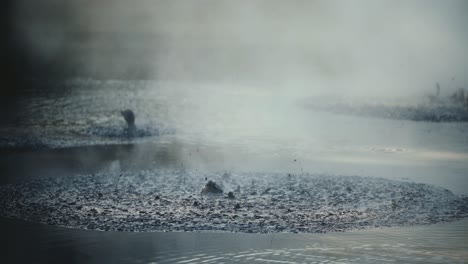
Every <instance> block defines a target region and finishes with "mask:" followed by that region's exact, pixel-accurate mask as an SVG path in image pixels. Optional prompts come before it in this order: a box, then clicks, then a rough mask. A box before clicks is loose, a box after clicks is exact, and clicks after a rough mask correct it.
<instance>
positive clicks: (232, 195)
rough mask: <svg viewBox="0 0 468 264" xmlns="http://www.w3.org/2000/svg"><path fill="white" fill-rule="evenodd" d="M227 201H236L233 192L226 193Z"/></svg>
mask: <svg viewBox="0 0 468 264" xmlns="http://www.w3.org/2000/svg"><path fill="white" fill-rule="evenodd" d="M228 199H236V197H235V196H234V193H233V192H229V193H228Z"/></svg>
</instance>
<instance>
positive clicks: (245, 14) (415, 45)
mask: <svg viewBox="0 0 468 264" xmlns="http://www.w3.org/2000/svg"><path fill="white" fill-rule="evenodd" d="M62 2H63V1H53V0H48V1H35V2H34V3H32V2H31V1H24V0H23V1H17V5H16V12H17V16H16V17H17V21H16V25H17V29H18V35H19V36H20V38H21V39H22V40H23V41H24V42H26V43H27V44H28V46H29V47H30V49H31V52H32V53H33V54H35V55H36V56H38V58H40V59H42V60H43V61H46V62H48V63H56V64H57V63H58V64H60V65H62V66H63V68H65V70H66V74H69V75H82V76H85V77H89V76H91V77H93V76H94V77H98V78H111V79H112V78H114V79H127V78H130V79H156V80H179V81H180V80H185V81H191V82H193V81H196V82H206V81H215V82H225V83H255V85H257V86H260V85H263V86H266V87H268V89H272V90H275V89H276V90H275V91H281V92H284V91H285V90H287V92H288V93H296V94H297V95H298V96H302V95H308V94H324V93H331V94H366V95H368V94H370V95H382V94H385V95H399V96H406V95H408V94H415V93H421V92H422V91H431V92H432V91H433V89H434V85H435V83H436V82H440V84H441V87H442V93H443V92H444V90H445V89H447V88H450V89H456V88H458V87H466V86H467V84H468V76H467V75H466V72H467V70H468V52H467V48H466V47H468V30H467V29H466V25H467V24H468V17H467V16H466V13H467V11H468V4H467V2H466V1H463V0H460V1H423V0H421V1H360V2H352V1H242V2H238V1H138V2H137V3H133V2H132V3H130V2H128V1H113V2H112V5H111V4H109V3H106V2H100V1H98V2H96V1H85V2H83V1H79V2H75V1H70V2H69V3H66V4H64V3H62Z"/></svg>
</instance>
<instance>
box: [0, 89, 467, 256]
mask: <svg viewBox="0 0 468 264" xmlns="http://www.w3.org/2000/svg"><path fill="white" fill-rule="evenodd" d="M62 86H69V87H68V89H63V87H62ZM76 87H78V88H76ZM299 99H303V97H298V96H294V93H287V92H284V91H283V90H274V89H267V88H265V89H263V88H258V87H249V86H245V87H244V86H243V87H237V86H236V87H223V88H220V87H219V86H217V85H215V84H204V85H193V84H190V85H189V84H180V83H177V84H174V83H157V82H150V81H145V82H143V81H141V82H122V81H105V82H101V81H92V80H74V81H70V82H69V83H66V84H65V85H64V84H60V85H58V87H56V88H54V87H48V89H45V90H42V92H37V91H35V92H34V94H33V96H27V97H25V99H24V101H23V102H22V104H23V105H24V107H23V109H24V112H22V113H18V118H17V119H16V120H15V122H13V123H12V124H10V125H9V126H4V127H2V128H1V130H0V143H1V145H2V146H4V147H5V146H6V147H8V146H9V147H10V148H6V149H3V150H2V151H1V157H2V158H1V159H0V168H1V171H2V173H3V174H4V175H7V177H5V179H6V181H7V182H14V181H18V180H21V179H24V178H28V177H39V176H51V175H52V176H53V175H70V176H73V175H75V174H77V173H93V172H98V171H106V170H115V169H122V170H139V169H142V168H152V167H164V168H190V169H193V170H199V171H213V170H216V171H233V170H235V171H262V172H265V171H271V172H285V173H301V172H310V173H327V174H342V175H360V176H373V177H386V178H392V179H398V180H405V181H415V182H423V183H430V184H434V185H438V186H442V187H445V188H447V189H449V190H451V191H453V192H454V193H456V194H465V195H466V194H468V174H467V171H468V124H467V123H427V122H411V121H404V120H384V119H374V118H361V117H355V116H345V115H334V114H330V113H320V112H312V111H310V110H307V109H305V108H302V107H301V106H300V104H299V103H298V100H299ZM127 108H129V109H133V110H134V111H135V113H136V116H137V121H136V124H137V127H139V128H140V129H142V130H143V131H145V132H147V133H146V134H144V135H143V136H141V137H138V138H135V139H129V138H126V137H122V136H121V135H122V131H123V128H124V126H125V122H124V121H123V119H122V117H121V116H120V113H119V111H120V110H123V109H127ZM11 147H12V148H11ZM2 222H3V223H2V225H1V226H2V228H5V231H6V230H9V232H8V233H9V234H10V235H9V236H6V237H5V238H6V239H5V238H4V239H5V241H7V242H8V249H10V253H9V254H8V255H7V256H9V257H11V258H12V259H17V258H20V259H22V258H25V260H39V261H41V262H54V261H56V262H64V261H65V262H73V261H77V262H82V261H86V262H95V263H101V262H112V263H116V262H135V263H152V262H153V263H222V262H224V263H236V262H239V263H255V262H258V263H261V262H272V263H326V262H327V261H328V262H329V263H340V262H341V263H349V262H353V263H385V262H404V263H406V262H414V263H441V262H442V263H457V262H461V263H463V262H466V261H468V253H467V249H466V244H468V232H467V231H468V229H467V228H468V222H467V221H466V220H462V221H458V222H455V223H450V224H438V225H431V226H417V227H408V228H389V229H382V230H368V231H360V232H350V233H335V234H324V235H314V234H312V235H301V234H276V235H258V234H226V233H224V234H222V233H136V234H133V233H118V232H117V233H116V232H95V231H86V230H73V229H64V228H57V227H50V226H43V225H39V224H32V223H21V222H20V223H18V222H15V221H10V220H2ZM25 248H27V249H28V250H31V252H32V253H31V254H28V255H27V256H25V255H23V254H22V253H21V252H23V249H25Z"/></svg>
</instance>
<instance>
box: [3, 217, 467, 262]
mask: <svg viewBox="0 0 468 264" xmlns="http://www.w3.org/2000/svg"><path fill="white" fill-rule="evenodd" d="M0 226H1V228H2V234H7V235H6V236H2V238H1V239H2V240H3V241H2V242H7V243H6V245H7V247H6V248H3V250H5V252H3V254H4V256H7V258H8V259H9V260H11V259H15V260H21V261H24V262H41V263H53V262H55V263H81V262H87V263H387V262H388V263H395V262H401V263H465V262H466V261H468V249H467V248H466V244H467V242H468V220H467V219H463V220H460V221H457V222H454V223H442V224H436V225H430V226H417V227H406V228H387V229H381V230H366V231H357V232H348V233H330V234H267V235H259V234H237V233H213V232H205V233H183V232H176V233H159V232H154V233H152V232H151V233H127V232H100V231H91V230H76V229H67V228H59V227H53V226H46V225H40V224H35V223H26V222H16V221H12V220H6V219H3V220H1V225H0ZM24 252H28V254H24Z"/></svg>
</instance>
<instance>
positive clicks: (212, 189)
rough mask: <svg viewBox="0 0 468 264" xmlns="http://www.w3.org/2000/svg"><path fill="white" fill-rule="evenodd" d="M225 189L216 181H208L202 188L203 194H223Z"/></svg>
mask: <svg viewBox="0 0 468 264" xmlns="http://www.w3.org/2000/svg"><path fill="white" fill-rule="evenodd" d="M222 193H223V189H221V187H219V185H218V184H216V182H214V181H208V183H207V184H206V185H205V187H204V188H203V190H202V194H222Z"/></svg>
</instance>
